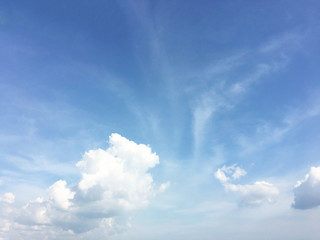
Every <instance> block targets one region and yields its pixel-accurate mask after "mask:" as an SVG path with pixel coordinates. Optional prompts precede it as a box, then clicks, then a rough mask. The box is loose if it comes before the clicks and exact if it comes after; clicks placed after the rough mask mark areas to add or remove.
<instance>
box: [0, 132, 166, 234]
mask: <svg viewBox="0 0 320 240" xmlns="http://www.w3.org/2000/svg"><path fill="white" fill-rule="evenodd" d="M157 164H159V157H158V155H157V154H156V153H153V152H152V150H151V148H150V147H149V146H147V145H144V144H136V143H135V142H133V141H130V140H128V139H126V138H124V137H122V136H120V135H119V134H112V135H111V136H110V137H109V148H108V149H106V150H103V149H97V150H90V151H88V152H86V153H85V154H84V156H83V158H82V159H81V160H80V161H79V162H78V163H77V164H76V166H77V167H78V169H79V170H80V173H81V179H80V180H79V182H78V183H77V184H74V185H73V186H68V185H67V182H66V181H63V180H59V181H57V182H55V183H54V184H52V185H51V186H50V187H49V188H48V190H47V191H46V193H45V195H44V196H42V197H39V198H37V199H35V200H31V201H29V202H28V203H27V204H26V205H25V206H23V207H22V208H21V209H16V217H15V219H14V223H15V224H14V228H15V229H13V230H14V231H16V232H19V231H26V229H28V230H29V231H31V230H32V229H33V230H34V229H35V228H37V229H38V232H39V239H43V238H41V234H40V233H43V236H46V234H48V232H51V233H52V232H54V233H55V236H51V238H54V239H73V237H74V238H75V239H78V237H79V234H80V235H81V238H82V239H93V238H96V237H93V236H99V235H101V236H106V235H110V234H112V233H115V232H117V231H122V230H123V229H124V228H126V227H128V226H129V225H130V223H129V222H128V216H129V214H128V213H130V212H132V211H133V210H137V209H141V208H144V207H146V206H148V204H149V202H150V200H151V199H152V198H153V197H154V196H155V195H156V194H158V193H161V192H164V191H165V190H166V188H168V187H169V185H170V182H167V183H163V184H161V185H160V186H158V187H156V185H155V183H154V182H153V178H152V176H151V175H150V173H148V170H149V169H151V168H153V167H155V166H156V165H157ZM13 200H14V196H13V195H12V194H10V193H7V194H5V195H4V196H3V197H1V198H0V201H2V202H7V203H11V202H13ZM4 223H6V224H5V225H4V226H8V221H7V220H5V222H4ZM9 223H10V222H9ZM10 224H11V223H10ZM10 226H11V225H10ZM22 229H23V230H22ZM5 230H6V231H9V228H8V227H6V228H5ZM33 230H32V231H33ZM57 233H59V234H58V235H59V236H57V235H56V234H57ZM0 237H1V236H0ZM51 238H50V237H49V239H51ZM16 239H19V238H17V237H16Z"/></svg>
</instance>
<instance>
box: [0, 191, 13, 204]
mask: <svg viewBox="0 0 320 240" xmlns="http://www.w3.org/2000/svg"><path fill="white" fill-rule="evenodd" d="M14 198H15V197H14V195H13V193H11V192H7V193H5V194H3V196H2V197H0V202H5V203H9V204H11V203H14Z"/></svg>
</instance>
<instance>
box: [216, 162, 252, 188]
mask: <svg viewBox="0 0 320 240" xmlns="http://www.w3.org/2000/svg"><path fill="white" fill-rule="evenodd" d="M226 174H227V175H230V177H231V178H232V179H238V178H240V177H243V176H245V175H246V174H247V172H246V171H245V170H244V169H242V168H240V167H238V166H237V165H236V164H233V165H232V166H228V167H227V166H223V167H222V168H219V169H218V170H217V171H216V172H215V177H216V178H217V179H218V180H219V181H220V182H222V183H226V182H227V181H229V180H230V177H227V176H226Z"/></svg>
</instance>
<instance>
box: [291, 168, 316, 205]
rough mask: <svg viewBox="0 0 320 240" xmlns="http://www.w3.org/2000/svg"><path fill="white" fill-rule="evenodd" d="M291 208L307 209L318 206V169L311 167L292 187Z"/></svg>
mask: <svg viewBox="0 0 320 240" xmlns="http://www.w3.org/2000/svg"><path fill="white" fill-rule="evenodd" d="M293 192H294V203H293V204H292V207H293V208H296V209H309V208H314V207H317V206H319V205H320V167H311V169H310V171H309V173H308V174H306V176H305V178H304V179H302V180H300V181H298V182H297V184H296V185H295V187H294V190H293Z"/></svg>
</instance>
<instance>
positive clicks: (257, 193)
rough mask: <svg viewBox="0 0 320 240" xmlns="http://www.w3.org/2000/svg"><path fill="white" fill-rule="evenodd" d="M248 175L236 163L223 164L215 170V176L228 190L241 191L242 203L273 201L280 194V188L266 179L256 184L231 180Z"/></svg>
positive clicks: (251, 203)
mask: <svg viewBox="0 0 320 240" xmlns="http://www.w3.org/2000/svg"><path fill="white" fill-rule="evenodd" d="M245 175H246V171H245V170H244V169H242V168H240V167H238V166H237V165H236V164H234V165H232V166H223V167H222V168H219V169H218V170H217V171H216V172H215V177H216V178H217V179H218V180H219V181H220V182H221V183H222V184H223V186H224V188H225V190H226V191H232V192H239V193H240V194H241V202H240V204H241V205H254V204H260V203H263V202H265V201H267V202H269V203H272V202H274V197H275V196H277V195H278V194H279V190H278V188H276V187H275V186H274V185H273V184H271V183H268V182H266V181H257V182H255V183H254V184H244V185H241V184H233V183H231V181H233V180H236V179H238V178H240V177H242V176H245Z"/></svg>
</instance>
